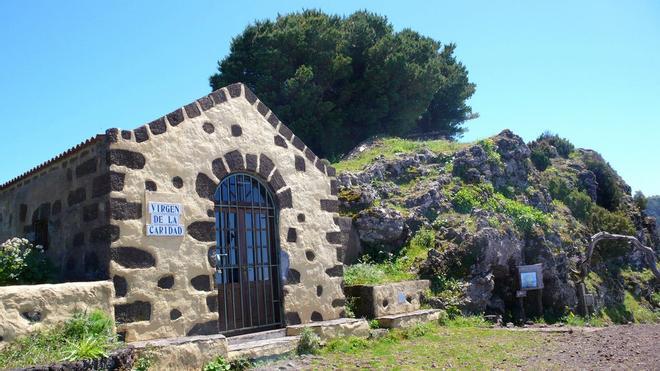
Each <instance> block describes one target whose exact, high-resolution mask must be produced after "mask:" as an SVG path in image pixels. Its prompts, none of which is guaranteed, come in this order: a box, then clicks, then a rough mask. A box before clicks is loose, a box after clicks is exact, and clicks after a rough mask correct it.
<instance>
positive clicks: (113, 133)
mask: <svg viewBox="0 0 660 371" xmlns="http://www.w3.org/2000/svg"><path fill="white" fill-rule="evenodd" d="M105 138H106V141H107V142H108V143H117V140H118V139H119V130H118V129H108V130H106V131H105Z"/></svg>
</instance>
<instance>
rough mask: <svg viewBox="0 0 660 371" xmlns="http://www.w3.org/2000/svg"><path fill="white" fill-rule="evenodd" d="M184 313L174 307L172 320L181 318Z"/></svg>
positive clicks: (171, 312) (171, 315)
mask: <svg viewBox="0 0 660 371" xmlns="http://www.w3.org/2000/svg"><path fill="white" fill-rule="evenodd" d="M181 316H182V314H181V311H180V310H178V309H172V310H171V311H170V320H172V321H174V320H175V319H179V318H181Z"/></svg>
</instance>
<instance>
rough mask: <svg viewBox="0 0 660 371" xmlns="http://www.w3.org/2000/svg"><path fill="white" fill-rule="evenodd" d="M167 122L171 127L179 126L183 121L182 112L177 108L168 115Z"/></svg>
mask: <svg viewBox="0 0 660 371" xmlns="http://www.w3.org/2000/svg"><path fill="white" fill-rule="evenodd" d="M167 121H169V122H170V125H172V126H177V125H179V124H180V123H181V122H182V121H183V110H182V109H181V108H179V109H176V110H174V111H172V112H170V113H168V114H167Z"/></svg>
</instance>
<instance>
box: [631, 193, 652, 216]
mask: <svg viewBox="0 0 660 371" xmlns="http://www.w3.org/2000/svg"><path fill="white" fill-rule="evenodd" d="M633 200H634V201H635V205H637V208H638V209H639V211H644V210H646V207H647V206H648V204H649V200H648V199H647V198H646V196H644V193H642V192H641V191H637V192H635V196H634V197H633Z"/></svg>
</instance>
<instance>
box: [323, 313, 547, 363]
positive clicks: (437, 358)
mask: <svg viewBox="0 0 660 371" xmlns="http://www.w3.org/2000/svg"><path fill="white" fill-rule="evenodd" d="M475 323H479V321H478V320H476V319H467V320H465V322H461V323H458V322H456V326H454V325H452V326H439V325H437V324H424V325H418V326H415V327H412V328H410V329H406V330H400V329H398V330H393V331H390V333H389V334H388V335H387V336H385V337H383V338H380V339H377V340H364V339H359V338H343V339H335V340H332V341H330V342H329V343H328V344H327V346H326V347H324V348H323V350H322V351H321V354H322V355H323V357H322V358H321V359H315V360H314V361H313V366H312V368H314V369H326V368H334V369H361V368H377V369H383V368H384V369H421V368H425V367H432V365H435V367H437V368H452V369H455V368H459V369H493V368H512V367H514V366H515V365H517V364H521V363H522V362H523V360H524V358H525V356H526V355H528V354H532V352H533V351H535V350H537V349H540V347H541V346H543V342H542V341H541V334H538V333H533V332H522V331H506V330H499V329H488V328H482V327H479V326H470V325H469V324H475ZM545 336H547V335H545Z"/></svg>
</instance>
